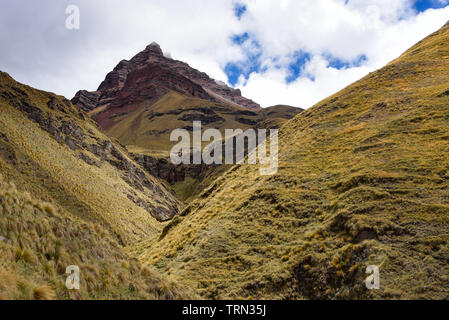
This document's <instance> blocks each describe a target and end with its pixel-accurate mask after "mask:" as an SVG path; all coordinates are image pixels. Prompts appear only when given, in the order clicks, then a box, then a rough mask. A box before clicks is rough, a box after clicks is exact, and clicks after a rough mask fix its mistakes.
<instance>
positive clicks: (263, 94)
mask: <svg viewBox="0 0 449 320" xmlns="http://www.w3.org/2000/svg"><path fill="white" fill-rule="evenodd" d="M245 3H246V4H247V6H248V12H247V14H245V16H244V17H243V19H242V23H243V24H244V25H245V27H244V29H245V30H248V31H249V33H250V34H251V35H252V36H254V37H255V38H257V40H258V42H259V43H260V44H261V46H262V47H263V49H264V51H263V52H264V55H263V57H262V60H269V58H270V57H280V58H281V60H280V61H283V65H282V66H281V69H276V68H275V67H274V66H272V67H271V68H270V67H269V68H268V70H267V71H266V72H265V73H262V74H252V75H251V76H250V78H249V79H248V81H243V80H242V79H241V80H240V82H239V84H238V86H239V87H240V88H241V89H242V92H243V93H244V94H245V95H247V96H249V97H250V98H253V99H254V100H256V101H261V103H262V104H263V105H264V106H268V105H271V104H275V103H285V104H291V105H295V106H300V107H310V106H312V105H313V104H315V103H317V102H319V101H320V100H321V99H323V98H325V97H327V96H329V95H330V94H332V93H335V92H336V91H338V90H340V89H342V88H344V87H345V86H347V85H348V84H350V83H352V82H354V81H356V80H358V79H360V78H361V77H362V76H364V75H366V74H367V73H368V72H370V71H374V70H376V69H378V68H380V67H382V66H383V65H385V64H386V63H388V62H389V61H391V60H393V59H394V58H396V57H398V56H399V55H400V54H401V53H402V52H404V51H405V50H406V49H408V48H409V47H410V46H412V45H413V44H415V43H416V42H418V41H419V40H421V39H422V38H424V37H425V36H427V35H428V34H430V33H431V32H433V31H436V30H437V29H438V28H440V27H441V26H442V25H443V24H444V23H445V22H446V21H447V20H448V19H449V7H446V8H445V9H439V10H427V11H425V12H424V13H421V14H419V15H416V12H415V11H414V10H413V9H412V7H411V2H410V1H408V0H394V1H392V0H376V1H375V0H365V1H362V0H359V1H357V0H352V1H349V2H348V4H347V5H345V1H344V0H341V1H338V0H337V1H331V0H316V1H314V2H309V1H289V0H283V1H281V2H280V5H278V4H276V3H275V2H273V1H268V0H247V1H245ZM298 49H302V50H303V51H307V52H309V53H310V54H311V55H312V57H313V58H312V61H311V63H310V64H309V65H308V66H307V68H308V70H307V72H303V74H304V75H303V76H301V77H300V78H298V79H297V80H296V81H295V82H293V83H290V84H287V83H285V81H283V80H284V79H285V78H286V76H287V75H288V71H287V69H286V68H287V66H288V64H289V62H290V63H291V62H292V61H291V60H290V61H288V56H289V54H290V53H291V52H293V51H295V50H298ZM322 54H332V55H333V56H335V57H338V58H339V59H343V60H348V61H351V60H353V59H355V58H356V57H358V56H360V55H361V54H364V55H365V56H366V57H367V62H366V63H364V64H363V66H361V67H353V68H350V69H342V70H336V69H333V68H330V67H327V65H326V62H325V61H324V60H323V59H322V58H321V55H322ZM306 74H307V76H306ZM310 74H311V75H313V76H314V78H315V81H311V80H310V79H309V78H308V76H309V75H310Z"/></svg>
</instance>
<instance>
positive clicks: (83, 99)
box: [72, 90, 101, 112]
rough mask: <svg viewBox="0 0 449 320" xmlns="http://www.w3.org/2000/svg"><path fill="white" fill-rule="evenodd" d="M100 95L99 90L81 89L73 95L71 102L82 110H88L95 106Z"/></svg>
mask: <svg viewBox="0 0 449 320" xmlns="http://www.w3.org/2000/svg"><path fill="white" fill-rule="evenodd" d="M100 95H101V92H99V91H94V92H89V91H86V90H81V91H78V92H77V94H76V95H75V97H73V99H72V103H73V104H74V105H77V106H79V107H80V108H81V109H82V110H83V111H85V112H90V111H92V110H93V109H95V108H96V107H97V105H98V100H99V98H100Z"/></svg>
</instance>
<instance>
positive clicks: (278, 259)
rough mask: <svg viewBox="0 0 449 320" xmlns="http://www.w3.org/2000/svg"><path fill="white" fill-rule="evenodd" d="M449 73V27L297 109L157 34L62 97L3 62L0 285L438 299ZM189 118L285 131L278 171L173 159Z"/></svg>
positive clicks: (16, 290) (24, 289)
mask: <svg viewBox="0 0 449 320" xmlns="http://www.w3.org/2000/svg"><path fill="white" fill-rule="evenodd" d="M448 79H449V23H446V25H445V26H443V27H442V28H441V29H440V30H439V31H437V32H435V33H434V34H432V35H430V36H428V37H427V38H425V39H423V40H422V41H420V42H419V43H417V44H416V45H415V46H413V47H412V48H410V49H409V50H407V51H406V52H405V53H403V54H402V55H401V56H400V57H398V58H397V59H395V60H393V61H392V62H390V63H389V64H387V65H386V66H385V67H383V68H381V69H380V70H378V71H375V72H372V73H370V74H368V75H367V76H366V77H364V78H363V79H361V80H359V81H357V82H355V83H353V84H351V85H350V86H348V87H346V88H345V89H343V90H341V91H340V92H338V93H336V94H334V95H332V96H330V97H328V98H326V99H325V100H323V101H321V102H319V103H318V104H316V105H315V106H313V107H311V108H309V109H307V110H303V109H300V108H295V107H291V106H285V105H277V106H273V107H269V108H265V109H262V108H261V107H260V105H259V104H257V103H256V102H254V101H252V100H250V99H247V98H245V97H243V96H242V95H241V92H240V90H237V89H233V88H231V87H229V86H227V85H226V84H224V83H221V82H219V81H215V80H213V79H211V78H210V77H209V76H208V75H207V74H205V73H202V72H200V71H198V70H196V69H193V68H191V67H190V66H189V65H187V64H186V63H184V62H181V61H177V60H174V59H171V58H170V57H168V56H167V55H164V53H163V51H162V49H161V48H160V46H159V45H158V44H156V43H152V44H150V45H149V46H147V47H146V48H145V50H143V51H142V52H140V53H138V54H137V55H136V56H134V57H133V58H132V59H130V60H129V61H128V60H122V61H120V62H119V64H118V65H117V66H116V67H115V68H114V70H113V71H111V72H110V73H108V74H107V75H106V77H105V80H104V81H103V82H102V83H101V84H100V85H99V87H98V90H97V91H93V92H88V91H85V90H81V91H79V92H78V93H77V94H76V95H75V97H73V98H72V100H71V101H69V100H67V99H66V98H64V97H62V96H58V95H55V94H52V93H48V92H44V91H40V90H37V89H34V88H31V87H29V86H27V85H24V84H21V83H19V82H17V81H15V80H14V79H13V78H12V77H10V76H9V75H8V74H7V73H4V72H0V110H1V111H0V253H1V255H2V257H3V258H2V263H1V264H0V298H2V299H55V298H56V299H249V300H251V299H284V300H285V299H448V298H449V281H448V274H449V267H448V266H449V232H448V226H449V158H448V155H449V94H448V92H449V85H448ZM194 121H201V123H202V126H203V130H206V129H217V130H218V131H219V132H220V133H221V134H222V135H223V136H224V133H225V130H227V129H242V130H243V131H244V130H247V129H254V130H258V129H264V130H270V129H279V151H278V156H279V165H278V168H277V172H276V174H273V175H261V174H260V169H261V168H262V167H263V164H259V163H258V164H255V165H248V164H245V165H231V164H228V165H219V164H215V165H206V164H204V163H200V164H179V165H175V164H173V163H172V161H171V160H170V150H171V149H172V148H173V146H174V145H175V144H176V143H177V142H176V141H170V135H171V133H172V132H173V131H174V130H176V129H184V130H186V131H187V132H189V133H191V132H192V131H193V122H194ZM221 143H223V144H225V143H226V141H224V140H223V141H221ZM206 144H207V142H204V141H203V144H202V146H205V145H206ZM246 151H247V152H250V151H251V150H246ZM69 265H78V266H80V269H81V272H82V279H81V290H79V291H68V290H66V288H65V285H64V283H65V279H66V274H65V271H66V267H67V266H69ZM373 265H374V266H378V267H379V270H380V277H381V286H380V288H379V289H378V290H368V289H367V288H366V286H365V278H366V276H367V274H366V269H367V267H368V266H373ZM188 312H190V313H192V312H203V313H205V314H209V315H210V314H211V313H215V312H216V310H212V309H202V310H196V311H192V310H190V309H189V310H188Z"/></svg>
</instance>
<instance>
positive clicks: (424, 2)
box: [413, 0, 449, 12]
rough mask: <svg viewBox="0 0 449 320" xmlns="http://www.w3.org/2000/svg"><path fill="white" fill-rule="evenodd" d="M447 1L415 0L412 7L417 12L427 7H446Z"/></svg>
mask: <svg viewBox="0 0 449 320" xmlns="http://www.w3.org/2000/svg"><path fill="white" fill-rule="evenodd" d="M448 5H449V2H447V1H446V3H444V2H443V1H440V0H416V1H414V3H413V8H414V9H415V10H416V11H418V12H423V11H426V10H427V9H440V8H444V7H447V6H448Z"/></svg>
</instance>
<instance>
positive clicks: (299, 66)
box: [285, 50, 315, 83]
mask: <svg viewBox="0 0 449 320" xmlns="http://www.w3.org/2000/svg"><path fill="white" fill-rule="evenodd" d="M293 59H294V61H293V63H291V64H290V65H289V66H288V76H287V78H286V79H285V81H286V82H287V83H291V82H293V81H295V80H296V79H298V78H299V77H300V76H302V75H303V70H304V65H305V64H306V63H307V62H309V61H310V59H311V57H310V54H309V53H307V52H304V51H302V50H298V51H296V52H295V53H294V54H293ZM306 76H307V75H306ZM309 78H310V79H311V80H312V81H314V80H315V79H313V77H310V76H309Z"/></svg>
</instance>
